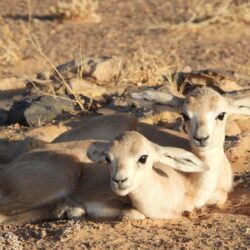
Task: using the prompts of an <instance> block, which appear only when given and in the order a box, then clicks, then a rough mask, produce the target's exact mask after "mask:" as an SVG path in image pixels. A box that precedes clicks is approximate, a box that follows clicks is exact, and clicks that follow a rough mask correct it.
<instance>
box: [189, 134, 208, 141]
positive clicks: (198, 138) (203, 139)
mask: <svg viewBox="0 0 250 250" xmlns="http://www.w3.org/2000/svg"><path fill="white" fill-rule="evenodd" d="M193 137H194V139H195V140H196V141H198V142H200V143H203V142H205V141H206V140H207V139H208V138H209V135H208V136H207V137H195V136H193Z"/></svg>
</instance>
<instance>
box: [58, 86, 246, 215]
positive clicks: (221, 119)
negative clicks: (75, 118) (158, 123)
mask: <svg viewBox="0 0 250 250" xmlns="http://www.w3.org/2000/svg"><path fill="white" fill-rule="evenodd" d="M240 93H241V91H240ZM132 96H133V97H134V98H137V99H144V98H145V99H147V100H149V101H152V102H158V103H161V104H167V105H168V104H170V105H172V106H173V107H174V108H175V109H176V110H177V111H178V112H180V113H182V115H183V118H184V120H185V129H186V131H187V134H188V139H189V143H188V140H187V139H185V138H184V137H183V134H181V133H177V132H176V133H175V134H173V133H172V132H170V130H167V129H158V128H156V127H154V126H151V125H147V124H142V123H138V124H137V126H136V124H135V123H134V122H133V126H134V129H135V130H137V131H138V132H140V133H141V134H143V135H144V136H145V137H147V138H148V139H149V140H151V141H153V142H154V143H157V144H160V145H162V146H173V147H182V148H185V149H187V150H189V149H190V150H192V152H193V153H194V154H196V155H197V156H198V157H199V158H200V159H201V160H202V161H204V162H205V163H206V164H207V165H208V166H209V171H206V172H204V173H201V174H199V173H198V174H189V175H190V176H189V177H190V180H191V181H192V182H195V183H196V185H194V186H196V187H198V185H200V188H199V192H198V193H197V192H196V191H195V192H194V193H195V196H196V203H195V205H194V206H195V207H197V208H199V207H201V206H203V205H205V204H214V205H222V204H224V203H225V201H226V199H227V195H228V193H229V192H230V190H231V189H232V181H233V174H232V169H231V166H230V163H229V161H228V159H227V157H226V155H225V153H224V148H223V144H224V139H225V125H226V118H227V117H228V115H230V114H250V98H249V96H248V93H247V96H246V95H244V96H243V97H242V96H238V95H237V92H234V93H233V94H225V95H224V96H223V95H221V94H218V93H217V92H216V91H215V90H213V89H211V88H208V87H201V88H196V89H195V90H193V91H192V92H191V93H190V94H189V95H187V96H186V98H180V97H176V96H173V95H172V94H170V93H163V92H158V91H153V90H147V91H143V92H139V93H134V94H133V95H132ZM100 118H101V117H100ZM128 121H129V118H126V119H122V118H121V119H119V120H118V121H117V122H113V119H112V118H111V117H110V119H109V118H108V117H106V118H105V125H103V126H102V123H101V122H100V123H99V125H98V122H97V120H96V124H97V125H95V126H93V125H92V129H91V132H89V130H88V125H87V126H86V125H83V126H82V127H79V129H77V130H72V131H68V132H67V134H65V135H62V136H59V137H58V138H57V140H56V141H57V142H59V141H70V140H79V139H84V138H96V135H95V133H96V131H98V139H104V140H105V139H106V136H107V135H108V137H109V138H108V139H110V138H112V130H113V128H114V129H115V131H118V130H119V128H121V131H120V132H122V131H123V130H122V128H123V127H124V123H127V122H128ZM122 124H123V125H122ZM105 126H107V127H108V133H107V128H106V127H105ZM189 144H190V146H191V148H190V146H189ZM190 196H192V194H191V193H190ZM192 209H193V207H190V209H189V210H192Z"/></svg>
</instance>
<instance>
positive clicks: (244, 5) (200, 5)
mask: <svg viewBox="0 0 250 250" xmlns="http://www.w3.org/2000/svg"><path fill="white" fill-rule="evenodd" d="M186 12H187V13H188V15H189V18H188V19H187V20H185V21H181V22H178V23H168V22H163V23H162V22H158V21H157V20H156V21H154V24H153V25H151V26H150V27H149V29H150V30H154V29H168V28H187V27H188V28H195V27H204V26H206V25H210V24H213V23H228V22H243V23H247V24H249V23H250V2H249V1H246V2H245V1H243V2H236V1H234V0H221V1H220V0H211V1H207V0H192V1H190V7H189V8H188V9H187V10H186Z"/></svg>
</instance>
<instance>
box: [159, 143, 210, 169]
mask: <svg viewBox="0 0 250 250" xmlns="http://www.w3.org/2000/svg"><path fill="white" fill-rule="evenodd" d="M156 151H157V155H158V161H159V162H161V163H163V164H167V165H169V166H170V167H172V168H174V169H177V170H179V171H182V172H204V171H206V170H208V166H207V165H206V164H205V163H204V162H203V161H201V160H200V159H199V158H198V157H196V156H195V155H194V154H193V153H191V152H188V151H186V150H184V149H180V148H173V147H162V146H159V145H156Z"/></svg>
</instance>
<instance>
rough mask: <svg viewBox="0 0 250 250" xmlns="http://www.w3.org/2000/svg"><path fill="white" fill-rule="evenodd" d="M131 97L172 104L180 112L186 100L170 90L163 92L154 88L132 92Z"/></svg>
mask: <svg viewBox="0 0 250 250" xmlns="http://www.w3.org/2000/svg"><path fill="white" fill-rule="evenodd" d="M131 97H132V98H133V99H135V100H147V101H150V102H151V103H158V104H165V105H170V106H172V107H174V108H175V110H176V111H178V112H180V110H181V109H182V106H183V103H184V101H185V98H181V97H177V96H174V95H173V94H171V93H170V92H161V91H156V90H153V89H150V90H143V91H140V92H134V93H131Z"/></svg>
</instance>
